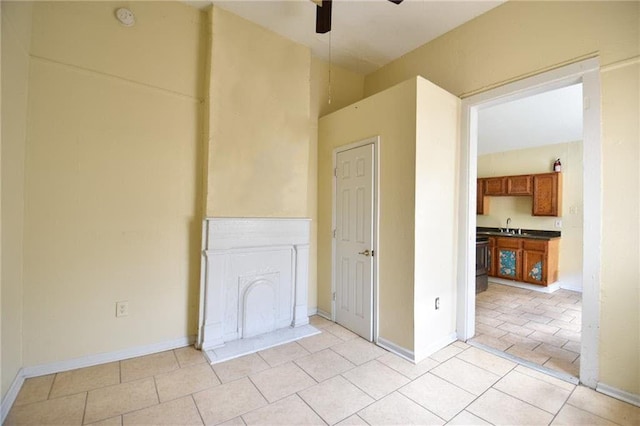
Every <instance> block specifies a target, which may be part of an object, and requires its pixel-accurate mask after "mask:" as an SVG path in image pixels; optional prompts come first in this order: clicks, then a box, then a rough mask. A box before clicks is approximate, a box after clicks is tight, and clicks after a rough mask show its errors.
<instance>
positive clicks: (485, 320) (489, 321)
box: [476, 315, 551, 327]
mask: <svg viewBox="0 0 640 426" xmlns="http://www.w3.org/2000/svg"><path fill="white" fill-rule="evenodd" d="M549 321H551V320H549ZM476 323H477V324H484V325H488V326H489V327H497V326H499V325H501V324H504V321H501V320H499V319H495V318H491V317H487V316H484V315H476ZM476 326H477V325H476Z"/></svg>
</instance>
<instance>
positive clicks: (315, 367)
mask: <svg viewBox="0 0 640 426" xmlns="http://www.w3.org/2000/svg"><path fill="white" fill-rule="evenodd" d="M295 363H296V364H297V365H298V366H300V367H301V368H302V369H303V370H304V371H306V372H307V373H308V374H309V375H310V376H311V377H313V378H314V379H315V380H316V381H318V382H322V381H324V380H327V379H328V378H330V377H333V376H336V375H338V374H340V373H343V372H345V371H347V370H350V369H352V368H353V367H355V365H354V364H353V363H351V362H350V361H348V360H347V359H345V358H343V357H342V356H340V355H338V354H337V353H335V352H333V351H332V350H331V349H325V350H323V351H320V352H316V353H314V354H311V355H308V356H305V357H302V358H298V359H297V360H296V361H295Z"/></svg>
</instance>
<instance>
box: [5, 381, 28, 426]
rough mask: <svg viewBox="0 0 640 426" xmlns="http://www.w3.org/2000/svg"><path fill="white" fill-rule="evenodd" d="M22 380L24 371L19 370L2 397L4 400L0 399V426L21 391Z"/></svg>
mask: <svg viewBox="0 0 640 426" xmlns="http://www.w3.org/2000/svg"><path fill="white" fill-rule="evenodd" d="M24 379H25V377H24V371H23V369H22V368H21V369H20V370H18V373H17V374H16V377H15V379H13V383H11V386H9V390H8V391H7V394H6V395H5V396H4V398H2V404H1V405H0V425H1V424H4V421H5V419H6V418H7V415H9V410H11V407H12V406H13V403H14V402H15V401H16V398H17V397H18V393H19V392H20V389H22V385H23V384H24Z"/></svg>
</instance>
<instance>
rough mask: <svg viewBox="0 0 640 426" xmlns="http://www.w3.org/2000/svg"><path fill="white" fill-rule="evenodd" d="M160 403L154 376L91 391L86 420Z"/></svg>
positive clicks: (103, 417) (89, 421) (104, 417)
mask: <svg viewBox="0 0 640 426" xmlns="http://www.w3.org/2000/svg"><path fill="white" fill-rule="evenodd" d="M157 403H158V394H157V393H156V385H155V383H154V381H153V377H148V378H146V379H141V380H136V381H134V382H128V383H123V384H120V385H114V386H108V387H106V388H100V389H95V390H92V391H89V395H88V397H87V408H86V410H85V416H84V421H85V423H91V422H95V421H98V420H103V419H107V418H109V417H113V416H117V415H119V414H123V413H128V412H130V411H134V410H139V409H142V408H146V407H150V406H152V405H155V404H157Z"/></svg>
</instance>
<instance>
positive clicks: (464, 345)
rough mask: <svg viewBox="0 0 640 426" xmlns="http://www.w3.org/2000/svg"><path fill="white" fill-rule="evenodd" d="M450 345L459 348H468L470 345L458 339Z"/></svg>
mask: <svg viewBox="0 0 640 426" xmlns="http://www.w3.org/2000/svg"><path fill="white" fill-rule="evenodd" d="M452 345H453V346H455V347H457V348H460V349H469V348H470V347H471V345H468V344H466V343H465V342H462V341H460V340H456V341H455V342H453V343H452Z"/></svg>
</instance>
